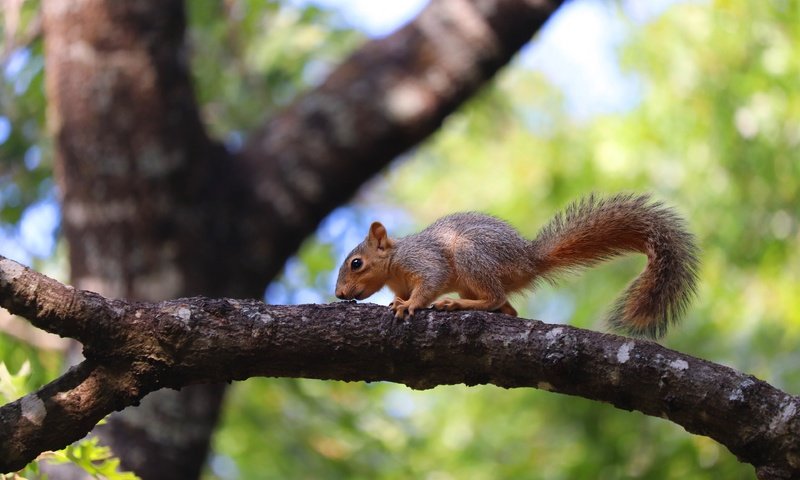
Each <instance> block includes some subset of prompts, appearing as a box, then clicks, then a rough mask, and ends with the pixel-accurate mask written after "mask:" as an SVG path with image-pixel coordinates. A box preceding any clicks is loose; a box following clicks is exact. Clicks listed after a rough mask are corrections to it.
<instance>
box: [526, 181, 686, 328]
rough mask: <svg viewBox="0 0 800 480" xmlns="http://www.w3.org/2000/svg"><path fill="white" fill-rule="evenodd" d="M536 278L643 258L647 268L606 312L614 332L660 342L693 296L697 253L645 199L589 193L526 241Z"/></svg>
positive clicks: (677, 224)
mask: <svg viewBox="0 0 800 480" xmlns="http://www.w3.org/2000/svg"><path fill="white" fill-rule="evenodd" d="M531 248H532V250H533V252H532V258H533V263H534V265H533V269H534V270H535V276H536V277H537V278H538V277H541V278H545V279H547V280H550V281H552V280H553V279H554V276H555V275H557V274H558V273H559V272H563V271H568V270H571V269H576V268H579V267H588V266H591V265H594V264H596V263H599V262H601V261H603V260H607V259H609V258H612V257H615V256H618V255H622V254H625V253H628V252H640V253H644V254H645V255H647V267H646V268H645V270H644V272H642V274H641V275H639V277H637V278H636V280H634V281H633V283H631V285H630V286H629V287H628V289H627V290H626V291H625V293H623V294H622V296H621V297H620V298H619V299H618V300H617V302H616V304H615V305H614V307H613V308H612V310H611V312H610V314H609V317H608V321H609V324H610V325H611V326H612V328H615V329H620V330H623V331H625V332H627V333H628V334H631V335H636V336H646V337H650V338H659V337H661V336H662V335H664V333H666V330H667V327H669V325H670V324H672V323H675V322H677V321H678V320H679V319H680V317H681V316H682V315H683V313H684V311H685V310H686V307H687V306H688V305H689V302H690V301H691V299H692V296H693V295H694V292H695V288H696V283H697V268H698V254H697V253H698V250H697V246H696V245H695V241H694V237H693V235H692V234H691V233H689V232H688V231H687V230H686V228H685V226H684V222H683V220H681V218H680V217H679V216H678V215H677V214H676V213H675V212H673V211H672V210H670V209H669V208H667V207H665V206H664V205H662V204H661V203H658V202H653V201H651V200H650V197H648V196H646V195H616V196H613V197H609V198H605V199H598V198H596V197H595V196H589V197H588V198H585V199H583V200H580V201H578V202H575V203H573V204H572V205H570V206H569V207H567V208H566V210H565V211H564V212H562V213H561V214H559V215H557V216H556V217H555V218H554V219H553V220H551V221H550V223H549V224H547V225H546V226H545V227H544V228H543V229H542V230H541V232H540V233H539V235H538V236H537V237H536V239H535V240H533V241H532V242H531Z"/></svg>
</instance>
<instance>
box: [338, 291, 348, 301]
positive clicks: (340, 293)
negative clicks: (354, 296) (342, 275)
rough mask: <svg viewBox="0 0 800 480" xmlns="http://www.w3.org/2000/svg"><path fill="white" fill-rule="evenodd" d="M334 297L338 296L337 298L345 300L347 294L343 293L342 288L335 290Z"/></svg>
mask: <svg viewBox="0 0 800 480" xmlns="http://www.w3.org/2000/svg"><path fill="white" fill-rule="evenodd" d="M336 298H338V299H339V300H347V295H345V294H344V290H337V291H336Z"/></svg>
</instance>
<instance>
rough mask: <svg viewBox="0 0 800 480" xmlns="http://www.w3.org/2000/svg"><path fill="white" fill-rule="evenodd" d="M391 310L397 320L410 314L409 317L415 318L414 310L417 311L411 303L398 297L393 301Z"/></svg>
mask: <svg viewBox="0 0 800 480" xmlns="http://www.w3.org/2000/svg"><path fill="white" fill-rule="evenodd" d="M389 308H390V309H391V310H392V311H393V312H394V316H395V317H396V318H403V317H405V316H406V314H408V316H409V317H411V316H414V310H416V306H415V305H412V304H411V302H410V301H408V300H403V299H402V298H400V297H396V298H395V299H394V300H392V303H390V304H389Z"/></svg>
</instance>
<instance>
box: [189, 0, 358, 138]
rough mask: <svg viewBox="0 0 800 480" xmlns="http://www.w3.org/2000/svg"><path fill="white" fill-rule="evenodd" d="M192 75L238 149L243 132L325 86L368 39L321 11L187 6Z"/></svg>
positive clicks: (207, 110) (208, 116) (207, 112)
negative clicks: (331, 72)
mask: <svg viewBox="0 0 800 480" xmlns="http://www.w3.org/2000/svg"><path fill="white" fill-rule="evenodd" d="M186 6H187V8H188V9H189V23H190V28H189V40H190V45H191V47H192V49H193V51H194V55H193V65H192V71H193V73H194V80H195V84H196V86H197V96H198V99H199V101H200V103H201V105H202V106H203V115H204V117H205V121H206V124H207V126H208V127H209V129H210V130H211V131H212V133H215V134H217V135H218V136H224V137H226V139H227V140H228V141H229V142H231V143H233V146H234V147H236V146H237V143H238V142H239V141H240V138H241V135H242V133H241V132H242V130H244V131H247V130H249V129H251V128H252V127H254V126H256V125H257V124H258V122H259V121H262V120H264V119H265V118H267V117H268V116H269V114H270V113H271V112H272V111H274V109H275V108H276V107H280V106H282V105H285V104H286V103H288V102H289V101H290V100H291V99H292V98H293V97H294V95H295V94H296V93H297V92H298V90H299V89H301V88H303V87H307V86H309V85H314V84H316V83H319V82H320V81H322V79H323V78H324V76H325V74H326V73H327V72H328V71H329V70H330V69H331V68H332V67H334V66H335V65H336V63H337V61H338V60H340V59H341V58H342V56H343V55H344V53H345V52H347V51H349V50H351V49H352V47H353V46H354V45H355V43H356V41H358V40H359V39H360V38H361V37H360V35H358V34H357V33H356V32H355V31H354V30H352V29H350V28H346V27H345V26H337V24H338V23H340V22H337V21H336V20H337V19H336V17H335V16H333V15H332V14H331V13H330V12H328V11H326V10H323V9H321V8H319V7H316V6H314V5H303V6H298V5H296V4H293V3H291V2H286V1H275V0H270V1H266V2H265V1H263V0H226V1H216V2H186Z"/></svg>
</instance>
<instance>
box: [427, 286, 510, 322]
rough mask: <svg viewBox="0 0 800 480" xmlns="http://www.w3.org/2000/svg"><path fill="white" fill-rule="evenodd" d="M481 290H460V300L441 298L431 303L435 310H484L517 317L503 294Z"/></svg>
mask: <svg viewBox="0 0 800 480" xmlns="http://www.w3.org/2000/svg"><path fill="white" fill-rule="evenodd" d="M483 290H484V289H481V290H480V291H478V290H477V289H461V290H460V291H459V292H458V294H459V295H460V296H461V298H442V299H441V300H437V301H435V302H433V308H435V309H436V310H448V311H451V310H485V311H488V312H494V311H500V312H501V313H505V314H507V315H513V316H517V311H516V310H515V309H514V307H512V306H511V304H510V303H509V302H508V299H507V298H506V296H505V293H504V292H502V290H500V289H498V291H497V292H494V291H483ZM489 290H491V289H489Z"/></svg>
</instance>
